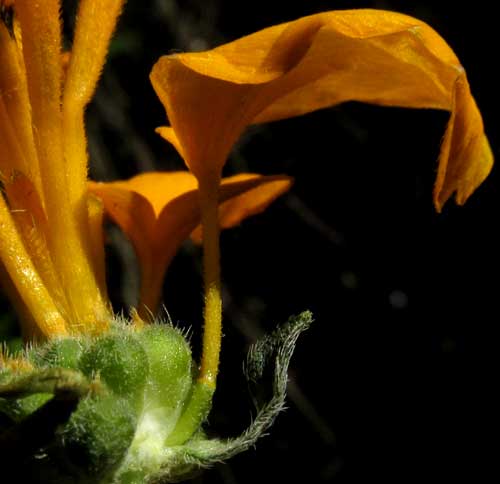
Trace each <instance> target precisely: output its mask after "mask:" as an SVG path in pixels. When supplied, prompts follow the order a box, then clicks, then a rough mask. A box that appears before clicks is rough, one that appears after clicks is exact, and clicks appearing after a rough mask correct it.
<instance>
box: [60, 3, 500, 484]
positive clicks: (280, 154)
mask: <svg viewBox="0 0 500 484" xmlns="http://www.w3.org/2000/svg"><path fill="white" fill-rule="evenodd" d="M72 3H74V2H67V6H68V7H71V4H72ZM488 6H489V2H488V3H486V2H484V1H476V2H473V3H468V4H467V6H460V5H459V3H458V2H450V3H448V2H433V1H430V0H429V1H415V2H406V1H405V2H403V1H399V2H398V1H365V2H361V1H315V0H307V1H306V0H304V1H293V2H292V1H291V2H277V1H274V2H273V1H270V0H265V1H264V0H254V1H251V2H249V1H248V2H235V1H226V0H203V1H201V0H198V1H194V0H192V1H189V0H183V1H181V0H178V1H174V0H142V1H137V0H136V1H134V0H130V1H129V3H128V5H127V6H126V9H125V12H124V14H123V16H122V19H121V21H120V24H119V27H118V31H117V35H116V37H115V40H114V42H113V45H112V48H111V53H110V58H109V61H108V64H107V66H106V68H105V71H104V75H103V79H102V81H101V84H100V87H99V90H98V93H97V96H96V98H95V100H94V102H93V104H92V105H91V107H90V108H89V112H88V131H89V137H90V145H89V148H90V153H91V158H92V175H93V177H94V178H96V179H99V180H111V179H115V178H125V177H129V176H132V175H134V174H135V173H137V172H139V171H144V170H152V169H182V168H183V165H182V162H181V160H180V159H179V157H178V155H177V154H176V153H175V151H174V149H173V148H171V147H170V146H168V145H167V144H166V143H165V142H164V141H162V140H161V139H160V138H159V137H158V136H157V135H155V133H154V128H155V127H156V126H159V125H161V124H165V119H164V111H163V107H162V106H161V104H160V103H159V101H157V99H156V97H155V94H154V92H153V90H152V88H151V86H150V84H149V81H148V74H149V71H150V70H151V67H152V66H153V64H154V62H155V61H156V59H157V58H158V57H159V56H160V55H163V54H166V53H169V52H172V51H189V50H199V49H205V48H209V47H212V46H215V45H218V44H220V43H222V42H225V41H229V40H233V39H235V38H237V37H240V36H242V35H244V34H247V33H251V32H253V31H255V30H258V29H261V28H264V27H266V26H269V25H272V24H275V23H279V22H284V21H288V20H293V19H295V18H298V17H300V16H303V15H307V14H312V13H316V12H320V11H323V10H329V9H334V8H337V9H338V8H358V7H372V8H386V9H391V10H397V11H400V12H404V13H408V14H410V15H413V16H416V17H418V18H420V19H422V20H424V21H426V22H428V23H429V24H430V25H431V26H433V27H434V28H435V29H436V30H438V32H440V33H441V34H442V35H443V37H445V38H446V39H447V40H448V42H449V43H450V45H451V46H452V47H453V48H454V50H455V52H456V53H457V55H458V57H459V58H460V59H461V61H462V64H463V65H464V66H465V67H466V70H467V73H468V77H469V81H470V83H471V86H472V90H473V93H474V95H475V97H476V100H477V102H478V104H479V107H480V109H481V111H482V113H483V117H484V120H485V124H486V129H487V133H488V135H489V138H490V142H491V145H492V148H493V151H494V153H495V154H498V147H499V142H500V139H499V132H498V122H497V120H496V117H497V115H498V109H497V107H498V95H497V93H496V91H495V88H496V87H497V86H498V85H499V81H498V78H497V77H496V75H495V74H494V73H493V70H494V68H495V65H496V63H497V62H498V58H499V55H498V52H497V49H498V44H499V43H498V41H497V38H496V33H497V29H498V27H497V26H496V25H495V21H496V20H495V17H494V16H493V15H492V13H491V12H488ZM67 12H70V9H68V10H67ZM66 15H67V17H68V18H71V14H68V13H67V14H66ZM67 30H68V32H70V31H71V23H70V22H69V21H67ZM446 121H447V114H446V113H441V112H434V111H413V110H404V109H387V108H378V107H373V106H367V105H362V104H357V103H349V104H346V105H342V106H340V107H336V108H333V109H326V110H323V111H320V112H316V113H314V114H311V115H307V116H303V117H300V118H295V119H290V120H286V121H280V122H277V123H272V124H269V125H265V126H258V127H252V128H251V129H250V130H249V131H248V132H247V133H246V134H245V135H244V136H243V138H242V139H241V140H240V142H239V144H238V145H237V146H236V147H235V149H234V151H233V154H232V157H231V159H230V161H229V162H228V164H227V167H226V172H225V173H226V174H233V173H239V172H242V171H254V172H259V173H264V174H276V173H286V174H289V175H292V176H293V177H295V186H294V188H293V190H292V191H291V192H290V194H288V195H287V196H285V197H283V198H281V199H280V200H279V201H278V202H276V203H275V204H274V205H273V206H272V207H271V208H270V209H269V210H267V211H266V212H265V213H264V214H262V215H259V216H257V217H255V218H253V219H251V220H247V221H245V222H244V223H243V224H242V225H241V226H240V227H238V228H236V229H232V230H230V231H226V232H225V233H224V234H223V236H222V241H221V243H222V254H223V262H222V266H223V278H224V287H225V337H224V347H223V354H222V365H221V374H220V380H219V390H218V393H217V395H216V398H215V406H214V410H213V414H212V416H211V418H210V427H211V429H213V430H214V432H215V433H216V434H218V435H221V436H230V435H236V434H237V433H239V432H240V431H241V430H243V429H244V428H245V426H246V425H247V423H248V422H249V420H250V418H251V411H250V410H251V403H250V400H249V398H248V395H247V392H246V384H245V382H244V380H243V377H242V374H241V362H242V361H243V359H244V356H245V353H246V350H247V348H248V345H249V344H251V343H252V342H253V341H254V340H255V339H256V338H257V337H258V336H259V335H260V334H262V333H263V332H265V331H269V330H271V329H272V328H274V327H275V325H276V324H277V323H279V322H283V321H285V320H286V319H287V317H288V316H289V315H290V314H294V313H297V312H300V311H302V310H304V309H310V310H312V311H313V312H314V315H315V318H316V322H315V324H314V326H313V327H312V328H311V330H310V331H309V332H308V333H307V334H305V335H304V336H303V338H302V339H301V340H300V341H299V345H298V348H297V351H296V354H295V356H294V359H293V362H292V368H291V372H290V389H289V408H288V410H287V411H286V412H285V413H283V414H282V415H281V416H280V417H279V419H278V421H277V423H276V424H275V426H274V428H273V430H272V432H271V434H270V435H269V436H267V437H266V438H264V439H262V440H261V441H260V442H259V443H258V445H257V447H256V449H255V450H251V451H249V452H247V453H245V454H243V455H240V456H238V457H236V458H234V459H232V460H231V461H230V462H229V463H227V464H225V465H218V466H216V467H215V468H214V469H213V470H210V471H208V472H206V473H205V474H204V475H203V476H201V477H199V478H197V479H198V480H197V481H196V482H199V483H207V484H208V483H211V484H212V483H214V484H215V483H224V484H233V483H234V484H236V483H238V484H244V483H255V482H259V480H266V482H267V481H270V482H284V483H286V482H303V483H330V482H335V483H339V484H341V483H350V482H362V481H360V479H370V480H371V479H374V478H375V477H380V478H384V479H385V480H386V481H387V480H388V479H389V478H390V477H397V478H398V480H399V482H407V480H408V479H409V478H411V477H415V476H417V475H422V474H423V476H425V477H426V478H431V477H432V478H439V479H441V480H442V482H451V481H454V480H456V479H457V478H459V477H461V478H466V479H467V480H470V481H475V482H478V481H477V479H480V478H484V477H486V476H488V480H490V481H491V480H493V479H491V478H492V477H493V478H494V477H496V478H497V479H498V474H499V471H498V467H495V466H494V463H495V462H496V461H497V460H498V444H497V442H496V441H497V435H498V430H499V428H498V427H499V426H498V417H497V415H498V409H499V405H498V403H499V401H498V398H497V397H494V388H495V387H496V385H497V378H495V377H496V373H497V372H496V369H497V368H498V351H497V340H496V333H497V331H496V319H497V314H498V304H497V297H498V282H497V277H498V272H499V264H498V258H497V256H496V254H497V248H498V246H499V236H498V235H497V231H496V223H497V219H498V214H499V210H498V206H499V192H498V190H497V189H496V187H497V186H498V183H499V181H498V174H497V171H496V170H495V169H494V170H493V173H492V174H491V176H490V177H489V178H488V180H487V181H486V182H485V184H484V185H483V186H482V187H481V188H480V189H479V190H478V191H477V192H476V193H475V194H474V195H473V196H472V197H471V199H470V200H469V202H467V204H466V206H465V207H457V206H456V205H454V203H453V202H449V203H448V204H447V205H446V207H445V209H444V211H443V213H442V214H440V215H438V214H436V213H435V212H434V209H433V206H432V201H431V200H432V186H433V179H434V175H435V170H436V160H437V156H438V152H439V144H440V140H441V137H442V135H443V133H444V129H445V124H446ZM415 172H416V203H415V199H414V198H413V196H414V195H413V193H414V188H413V179H414V178H413V177H414V174H415ZM109 239H110V242H111V246H110V249H109V264H110V276H109V285H110V293H111V296H112V299H113V301H114V303H115V305H116V308H117V310H120V309H123V308H125V309H126V308H127V307H128V305H129V304H131V303H133V302H134V288H135V285H136V284H137V279H136V277H134V274H133V271H130V270H127V269H126V267H130V266H131V262H130V257H131V255H130V248H129V247H127V245H126V244H125V243H124V241H123V240H122V238H121V237H120V235H119V233H118V232H117V230H113V229H111V230H110V232H109ZM410 295H411V303H410ZM164 301H165V305H166V308H167V309H168V311H169V314H170V316H171V318H172V319H173V321H174V322H176V323H178V324H180V325H182V326H184V327H191V328H192V333H193V345H194V346H195V349H196V347H197V345H198V343H199V338H200V333H201V330H200V328H201V302H202V288H201V278H200V251H199V249H198V248H197V247H195V246H193V245H192V244H190V243H186V244H185V246H184V247H183V249H182V250H181V252H180V253H179V255H178V256H177V258H176V259H175V260H174V262H173V264H172V266H171V268H170V270H169V273H168V276H167V279H166V283H165V291H164ZM410 304H411V307H410ZM490 439H491V440H490ZM492 441H493V442H494V444H492Z"/></svg>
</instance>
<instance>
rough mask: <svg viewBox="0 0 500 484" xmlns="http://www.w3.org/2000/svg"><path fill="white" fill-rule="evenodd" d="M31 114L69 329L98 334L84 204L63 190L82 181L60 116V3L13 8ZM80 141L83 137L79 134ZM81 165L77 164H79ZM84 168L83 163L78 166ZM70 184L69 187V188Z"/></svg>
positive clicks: (101, 306)
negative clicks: (69, 155)
mask: <svg viewBox="0 0 500 484" xmlns="http://www.w3.org/2000/svg"><path fill="white" fill-rule="evenodd" d="M15 8H16V14H17V15H18V17H19V21H20V25H21V30H22V36H23V54H24V62H25V67H26V76H27V80H28V90H29V98H30V104H31V110H32V123H33V134H34V138H35V146H36V148H37V152H38V158H39V161H40V172H41V178H42V188H43V200H44V204H45V210H46V214H47V220H48V223H49V225H50V234H49V235H50V237H49V241H48V242H49V247H50V251H51V253H52V255H53V260H54V263H55V266H56V269H57V273H58V275H59V277H60V279H61V284H62V286H63V287H64V289H65V292H66V299H67V301H68V306H69V307H68V317H69V321H68V323H69V325H70V326H71V327H72V328H73V330H75V331H79V330H81V329H82V328H80V325H85V331H88V332H94V331H101V330H102V329H103V328H105V327H106V325H107V320H108V308H107V306H106V304H105V302H104V300H103V295H102V294H101V293H100V290H99V287H98V283H97V280H96V275H95V273H94V270H93V265H92V254H91V249H90V242H89V236H88V227H87V221H86V217H87V204H86V198H85V197H84V196H83V194H82V196H81V197H80V199H79V200H78V201H77V202H74V203H71V201H74V199H72V198H71V197H70V193H69V190H68V187H69V186H70V183H71V184H74V183H77V182H76V181H75V176H76V177H82V176H83V177H84V178H83V180H81V181H80V182H79V183H80V184H84V183H85V179H86V170H81V169H78V168H77V167H76V166H73V165H74V164H75V161H74V160H73V159H66V157H65V152H66V150H65V147H64V139H65V138H64V135H65V133H64V131H63V125H62V113H61V95H62V90H61V82H62V79H63V71H62V63H61V32H60V23H59V8H60V5H59V2H58V1H57V0H48V1H46V2H44V5H43V8H39V4H37V3H36V2H31V1H28V0H20V1H19V2H16V7H15ZM81 135H82V136H84V134H81ZM79 161H81V160H79ZM83 162H84V163H85V164H86V158H85V160H84V161H83ZM70 180H71V182H70Z"/></svg>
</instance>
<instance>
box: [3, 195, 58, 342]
mask: <svg viewBox="0 0 500 484" xmlns="http://www.w3.org/2000/svg"><path fill="white" fill-rule="evenodd" d="M0 252H1V253H2V260H3V263H4V265H5V268H6V270H7V272H8V274H9V275H10V277H11V280H12V281H13V283H14V285H15V288H16V289H17V291H18V292H19V293H20V294H22V299H23V302H24V304H25V305H26V306H27V307H28V309H29V311H30V313H31V316H32V317H33V319H34V321H35V322H36V324H37V326H38V329H39V330H40V332H41V333H42V334H43V335H44V336H60V335H64V334H66V333H67V328H66V325H65V321H64V319H63V317H62V316H61V314H60V313H59V311H58V310H57V307H56V305H55V304H54V301H53V300H52V297H51V295H50V294H49V292H48V291H47V288H46V287H45V285H44V283H43V281H42V280H41V278H40V276H39V274H38V272H37V271H36V269H35V267H34V265H33V262H32V260H31V257H30V255H29V254H28V252H27V251H26V248H25V247H24V244H23V241H22V240H21V237H20V235H19V233H18V231H17V228H16V226H15V223H14V221H13V220H12V217H11V214H10V212H9V208H8V207H7V205H6V203H5V201H4V199H3V197H0Z"/></svg>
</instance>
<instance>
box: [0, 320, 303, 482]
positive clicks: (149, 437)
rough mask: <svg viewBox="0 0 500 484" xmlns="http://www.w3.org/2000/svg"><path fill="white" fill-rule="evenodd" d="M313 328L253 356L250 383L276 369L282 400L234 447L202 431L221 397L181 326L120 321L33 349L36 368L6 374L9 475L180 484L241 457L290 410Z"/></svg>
mask: <svg viewBox="0 0 500 484" xmlns="http://www.w3.org/2000/svg"><path fill="white" fill-rule="evenodd" d="M310 322H311V315H310V314H309V313H303V314H302V315H300V316H298V317H296V318H291V319H290V321H289V322H288V324H287V325H285V326H283V327H282V328H279V329H278V330H276V331H275V333H273V335H270V336H268V337H265V338H264V339H263V340H262V341H261V342H259V343H257V344H256V345H255V346H254V347H253V348H252V349H251V351H250V353H249V359H248V361H247V365H246V376H247V378H248V380H249V381H250V382H252V383H253V382H256V381H258V380H260V379H261V377H262V375H263V373H264V369H265V368H266V367H268V366H273V367H274V368H275V373H274V379H273V381H272V395H273V397H272V398H271V401H270V402H267V403H265V404H264V405H259V406H258V409H257V410H258V413H257V416H256V418H255V419H254V421H253V423H252V424H251V426H250V427H249V428H248V429H247V430H246V431H245V432H244V433H243V434H242V435H241V436H240V437H238V438H236V439H228V440H219V439H211V440H209V439H207V438H206V437H205V435H204V433H203V431H202V428H201V426H202V424H203V422H204V421H205V420H206V417H207V415H208V412H209V410H210V402H211V398H212V390H211V389H208V388H207V387H205V386H204V385H202V384H200V383H198V382H197V370H196V365H194V364H193V360H192V356H191V349H190V346H189V344H188V342H187V341H186V339H185V337H184V336H183V334H182V333H181V332H180V331H179V330H177V329H175V328H174V327H172V326H171V325H168V324H153V325H150V326H146V327H145V328H144V329H142V330H137V329H134V328H133V327H132V326H129V325H127V324H125V323H124V322H122V321H118V322H115V323H114V324H113V326H112V329H111V331H110V332H108V333H106V334H105V335H103V336H100V337H97V338H91V337H82V336H78V337H74V338H64V339H59V340H51V341H49V342H47V343H45V344H43V345H40V346H38V347H34V348H31V349H29V350H27V352H26V354H25V358H24V360H25V361H27V362H29V363H31V365H32V368H29V366H27V365H25V366H24V368H25V369H24V370H17V371H14V370H12V369H8V367H6V368H4V369H3V370H2V371H0V458H3V462H2V466H3V469H7V468H10V472H12V473H15V476H16V479H18V480H21V481H23V482H43V483H57V484H60V483H99V482H101V483H129V484H132V483H134V484H135V483H137V484H139V483H148V482H174V481H177V480H179V479H180V478H183V477H186V476H188V475H189V474H191V473H192V472H193V471H196V470H197V469H199V468H201V467H207V466H209V465H211V464H212V463H214V462H216V461H220V460H223V459H225V458H228V457H230V456H232V455H234V454H236V453H239V452H241V451H243V450H245V449H247V448H248V447H249V446H251V445H253V443H254V442H255V441H256V440H257V438H258V437H259V436H260V435H261V434H262V432H264V431H265V430H266V429H267V428H268V427H269V425H270V424H271V423H272V421H273V420H274V418H275V416H276V415H277V413H278V412H279V411H280V410H281V409H282V407H283V403H284V398H285V390H286V381H287V369H288V363H289V360H290V357H291V355H292V352H293V348H294V346H295V341H296V339H297V337H298V335H299V334H300V332H302V331H303V330H304V329H306V328H307V327H308V325H309V324H310ZM26 368H28V369H26ZM4 472H5V471H4Z"/></svg>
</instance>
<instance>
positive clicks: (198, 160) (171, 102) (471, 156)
mask: <svg viewBox="0 0 500 484" xmlns="http://www.w3.org/2000/svg"><path fill="white" fill-rule="evenodd" d="M151 82H152V84H153V87H154V89H155V91H156V93H157V95H158V97H159V98H160V100H161V102H162V103H163V105H164V107H165V109H166V112H167V115H168V119H169V121H170V126H164V127H161V128H158V133H159V134H160V135H161V136H163V137H164V138H165V139H166V140H168V141H169V142H170V143H172V144H173V146H174V147H175V148H176V149H177V151H178V152H179V154H180V155H181V156H182V157H183V158H184V160H185V162H186V164H187V165H188V167H189V168H190V170H191V171H192V173H193V174H194V176H195V177H196V178H197V179H198V182H199V185H200V196H201V200H202V207H203V213H202V218H203V220H204V222H205V225H206V233H207V235H210V238H212V239H214V240H215V239H216V238H217V236H218V231H217V227H216V216H215V213H216V203H217V199H218V197H217V191H218V186H219V180H220V176H221V171H222V168H223V165H224V163H225V161H226V159H227V156H228V154H229V152H230V150H231V148H232V146H233V144H234V143H235V141H236V140H237V139H238V137H239V136H240V134H241V133H242V132H243V131H244V130H245V128H246V127H248V126H249V125H251V124H255V123H263V122H268V121H275V120H279V119H284V118H289V117H292V116H298V115H301V114H305V113H308V112H311V111H314V110H317V109H321V108H325V107H329V106H334V105H337V104H339V103H342V102H345V101H363V102H367V103H372V104H378V105H382V106H401V107H409V108H433V109H440V110H446V111H448V112H450V118H449V121H448V126H447V128H446V132H445V135H444V138H443V143H442V146H441V152H440V155H439V163H438V169H437V178H436V183H435V186H434V205H435V207H436V209H437V210H438V211H440V210H441V208H442V206H443V204H444V203H445V202H446V201H447V200H448V198H450V196H451V195H452V194H454V193H455V196H456V201H457V202H458V203H459V204H462V203H464V202H465V201H466V199H467V198H468V197H469V196H470V195H471V193H472V192H473V191H474V190H475V189H476V188H477V187H478V186H479V185H480V184H481V182H482V181H483V180H484V179H485V178H486V176H487V175H488V173H489V172H490V170H491V167H492V164H493V155H492V152H491V149H490V146H489V143H488V139H487V138H486V135H485V134H484V128H483V121H482V118H481V114H480V112H479V110H478V108H477V106H476V103H475V101H474V99H473V97H472V95H471V93H470V89H469V84H468V81H467V77H466V74H465V70H464V68H463V67H462V66H461V64H460V62H459V60H458V59H457V57H456V55H455V54H454V52H453V51H452V49H451V48H450V47H449V46H448V44H447V43H446V42H445V41H444V40H443V39H442V38H441V37H440V36H439V35H438V34H437V33H436V32H435V31H434V30H433V29H432V28H431V27H429V26H428V25H427V24H425V23H424V22H422V21H419V20H417V19H415V18H412V17H408V16H406V15H402V14H398V13H394V12H386V11H380V10H346V11H333V12H325V13H320V14H316V15H312V16H309V17H304V18H301V19H299V20H296V21H294V22H289V23H284V24H281V25H276V26H273V27H270V28H267V29H264V30H261V31H259V32H256V33H254V34H251V35H248V36H247V37H243V38H241V39H239V40H236V41H234V42H230V43H228V44H225V45H222V46H220V47H216V48H215V49H212V50H208V51H205V52H194V53H181V54H173V55H168V56H164V57H161V58H160V59H159V61H158V62H157V63H156V64H155V66H154V67H153V70H152V72H151ZM210 238H209V237H206V238H205V259H206V263H205V268H206V269H205V286H206V288H207V297H206V309H205V313H206V315H205V324H206V327H207V329H206V331H205V344H204V348H207V349H208V351H207V353H206V355H204V356H206V357H204V359H203V360H202V378H206V380H207V381H210V380H211V379H213V378H214V375H216V373H217V365H218V348H219V347H220V335H221V317H220V308H221V305H220V295H219V285H220V283H219V274H218V271H217V267H218V264H217V263H216V262H215V261H217V259H218V252H217V247H218V245H217V243H216V242H215V241H214V240H212V241H211V240H210Z"/></svg>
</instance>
